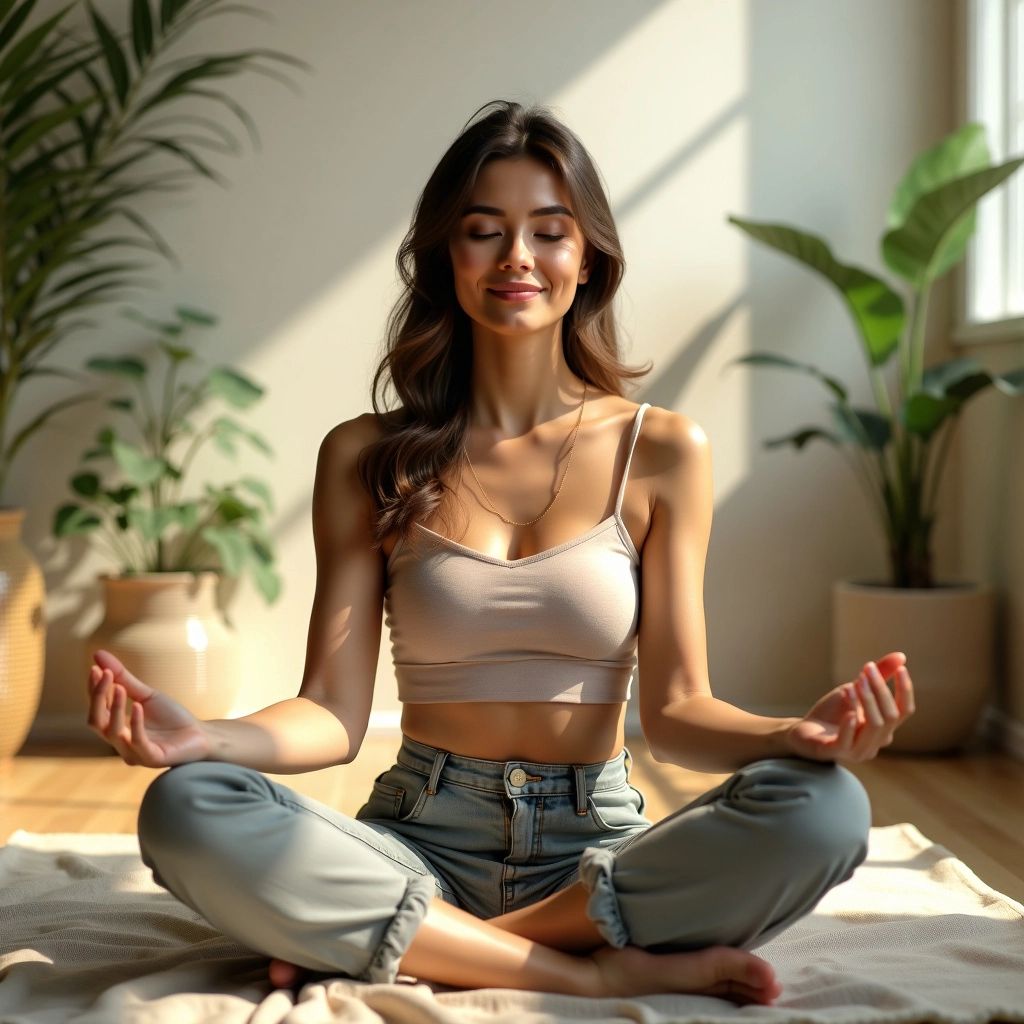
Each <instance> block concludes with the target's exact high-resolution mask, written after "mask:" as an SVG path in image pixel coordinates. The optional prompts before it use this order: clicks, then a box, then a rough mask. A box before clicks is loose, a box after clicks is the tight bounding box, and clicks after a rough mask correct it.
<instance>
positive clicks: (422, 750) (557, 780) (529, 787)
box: [396, 733, 632, 814]
mask: <svg viewBox="0 0 1024 1024" xmlns="http://www.w3.org/2000/svg"><path fill="white" fill-rule="evenodd" d="M396 760H397V761H398V763H399V764H401V765H404V766H405V767H406V768H412V769H413V770H415V771H419V772H423V773H424V774H426V775H429V776H430V778H429V780H428V782H427V792H428V793H429V794H431V795H433V794H434V793H436V792H437V788H438V786H439V785H440V784H441V782H442V781H444V782H451V783H453V784H455V785H462V786H470V787H472V788H473V789H481V790H486V791H489V792H493V793H504V794H506V795H507V796H536V795H551V796H554V795H557V794H564V793H575V794H576V807H577V812H578V813H581V814H586V813H587V810H586V807H587V802H586V796H587V794H588V793H595V792H596V793H600V792H603V791H605V790H609V789H617V788H618V787H620V786H622V784H623V783H624V782H626V781H627V779H628V777H629V766H630V764H631V763H632V757H631V756H630V753H629V748H628V747H623V748H622V750H620V751H619V753H618V755H617V756H616V757H613V758H612V759H611V760H610V761H594V762H591V763H590V764H546V763H544V762H541V761H522V760H517V761H489V760H486V759H485V758H480V757H466V756H464V755H462V754H455V753H452V752H451V751H449V750H443V749H441V748H440V747H433V746H430V745H429V744H427V743H421V742H420V741H419V740H414V739H413V738H412V737H411V736H407V735H406V734H405V733H403V734H402V744H401V746H400V747H399V749H398V754H397V756H396Z"/></svg>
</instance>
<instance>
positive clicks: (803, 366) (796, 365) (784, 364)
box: [723, 352, 846, 402]
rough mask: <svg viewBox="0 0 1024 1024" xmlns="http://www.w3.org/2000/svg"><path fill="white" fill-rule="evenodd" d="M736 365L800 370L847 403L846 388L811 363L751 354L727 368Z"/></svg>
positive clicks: (760, 353) (759, 353) (729, 363)
mask: <svg viewBox="0 0 1024 1024" xmlns="http://www.w3.org/2000/svg"><path fill="white" fill-rule="evenodd" d="M735 363H750V364H751V365H753V366H771V367H779V368H782V369H790V370H799V371H800V372H801V373H808V374H810V375H811V376H812V377H816V378H817V379H818V380H820V381H821V382H822V383H823V384H825V385H826V386H827V387H828V388H829V389H830V390H831V391H832V393H833V394H834V395H836V397H837V398H839V399H840V400H841V401H844V402H845V401H846V388H844V387H843V385H842V384H840V383H839V381H837V380H836V379H835V377H830V376H829V375H828V374H827V373H822V372H821V370H819V369H818V368H817V367H816V366H813V365H812V364H811V363H801V362H799V361H798V360H796V359H790V358H789V357H788V356H780V355H775V354H774V353H773V352H751V353H750V354H749V355H745V356H740V357H739V358H738V359H732V360H730V361H729V362H728V363H726V364H725V366H732V365H734V364H735ZM723 369H724V367H723Z"/></svg>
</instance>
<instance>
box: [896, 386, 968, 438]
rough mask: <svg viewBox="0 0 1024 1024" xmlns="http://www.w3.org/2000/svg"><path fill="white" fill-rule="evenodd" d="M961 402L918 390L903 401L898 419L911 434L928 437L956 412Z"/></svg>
mask: <svg viewBox="0 0 1024 1024" xmlns="http://www.w3.org/2000/svg"><path fill="white" fill-rule="evenodd" d="M962 404H963V403H962V402H960V401H958V400H957V399H955V398H936V397H935V396H934V395H929V394H926V393H925V392H923V391H918V392H916V393H915V394H912V395H910V396H909V397H908V398H907V399H906V401H904V403H903V407H902V408H901V409H900V419H901V420H902V422H903V423H904V424H905V425H906V428H907V429H908V430H909V431H910V432H911V433H912V434H917V435H919V436H920V437H923V438H928V437H931V435H932V434H934V433H935V431H936V430H938V428H939V427H940V426H942V423H943V420H945V419H946V417H947V416H951V415H953V414H954V413H956V412H957V411H958V410H959V409H960V406H961V405H962Z"/></svg>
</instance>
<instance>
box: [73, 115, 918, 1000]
mask: <svg viewBox="0 0 1024 1024" xmlns="http://www.w3.org/2000/svg"><path fill="white" fill-rule="evenodd" d="M488 107H491V108H493V109H490V110H489V112H487V113H486V116H484V117H481V118H480V119H478V120H476V121H473V119H471V122H470V123H469V124H468V126H467V127H465V128H464V130H463V132H462V133H461V135H460V136H459V137H458V138H457V139H456V140H455V142H454V143H453V144H452V145H451V147H450V148H449V150H448V151H447V152H446V153H445V155H444V157H443V158H442V160H441V162H440V164H439V165H438V167H437V168H436V170H435V171H434V173H433V175H432V176H431V178H430V180H429V182H428V183H427V185H426V187H425V189H424V192H423V195H422V196H421V198H420V201H419V204H418V207H417V211H416V215H415V218H414V223H413V226H412V229H411V231H410V233H409V235H408V237H407V238H406V240H405V242H404V244H403V246H402V249H401V251H400V253H399V269H400V271H401V272H402V275H403V279H404V281H405V284H406V291H405V294H404V296H403V299H402V300H401V302H400V304H399V306H398V307H397V308H396V310H395V313H394V314H393V315H392V318H391V320H390V321H389V345H388V352H387V355H386V356H385V358H384V359H383V360H382V363H381V365H380V366H379V367H378V370H377V374H376V376H375V379H374V388H373V405H374V409H375V413H374V414H364V415H361V416H357V417H355V418H354V419H351V420H347V421H345V422H343V423H341V424H340V425H338V426H337V427H335V428H334V429H333V430H331V431H330V433H329V434H328V435H327V437H326V438H325V439H324V441H323V443H322V445H321V447H320V452H319V457H318V461H317V469H316V478H315V484H314V494H313V529H314V540H315V546H316V555H317V585H316V593H315V598H314V603H313V610H312V614H311V621H310V629H309V637H308V649H307V657H306V665H305V670H304V674H303V678H302V684H301V687H300V691H299V695H298V696H297V697H295V698H291V699H289V700H286V701H282V702H280V703H278V704H275V705H273V706H271V707H268V708H265V709H263V710H261V711H258V712H256V713H255V714H252V715H248V716H246V717H245V718H242V719H237V720H229V721H215V722H201V721H197V720H196V719H195V718H194V717H193V716H191V715H190V714H189V713H188V712H187V711H186V710H185V709H184V708H182V707H181V706H180V705H178V704H176V703H175V702H173V701H172V700H170V699H169V698H168V697H166V696H165V695H163V694H160V693H157V692H156V691H154V690H153V689H152V688H150V687H148V686H146V685H145V684H144V683H142V682H141V681H139V680H138V679H136V678H135V677H134V676H133V675H131V673H129V672H128V671H127V670H126V669H125V668H124V666H123V665H122V664H121V663H120V662H119V661H118V660H117V659H116V658H115V657H114V656H113V655H111V654H110V653H109V652H106V651H97V652H96V653H95V655H94V660H95V662H96V664H95V666H94V667H93V669H92V674H91V678H90V680H89V686H90V690H91V694H92V701H91V710H90V716H89V723H90V725H91V727H92V728H93V729H94V730H95V731H97V732H98V733H99V734H100V735H102V736H103V737H104V738H105V739H106V740H107V741H108V742H109V743H111V744H112V745H113V746H114V747H115V749H116V750H117V751H118V752H119V753H120V754H121V755H122V756H123V757H124V759H125V760H126V761H127V762H128V763H129V764H145V765H150V766H173V767H172V768H171V770H170V771H167V772H164V773H163V774H161V775H160V776H158V777H157V778H156V779H155V780H154V781H153V783H152V784H151V785H150V786H149V788H148V789H147V792H146V795H145V797H144V799H143V802H142V806H141V808H140V812H139V841H140V847H141V850H142V855H143V859H144V861H145V863H146V864H147V865H148V866H149V867H150V868H152V870H153V875H154V878H155V879H156V881H157V882H158V883H159V884H160V885H162V886H164V887H165V888H167V889H168V890H169V891H170V892H172V893H174V894H175V895H176V896H177V897H178V898H179V899H181V900H182V901H184V902H185V903H187V904H188V905H190V906H191V907H193V908H194V909H195V910H196V911H197V912H199V913H201V914H203V915H204V916H205V917H206V918H207V919H208V920H209V921H210V922H211V923H212V924H214V925H215V926H216V927H218V928H220V929H221V930H223V931H224V932H225V933H227V934H230V935H232V936H233V937H235V938H237V939H238V940H239V941H240V942H243V943H245V944H247V945H249V946H250V947H251V948H254V949H258V950H260V951H261V952H263V953H265V954H266V955H267V956H269V957H271V958H272V960H271V964H270V978H271V981H272V982H273V984H275V985H279V986H284V985H291V984H294V983H295V982H296V981H297V980H298V978H300V977H301V976H302V973H301V971H300V968H305V969H306V970H310V971H316V972H321V973H325V974H328V975H330V974H333V975H347V976H350V977H354V978H358V979H361V980H364V981H385V982H387V981H393V980H394V979H395V978H396V976H397V974H398V973H399V972H401V973H405V974H412V975H415V976H418V977H421V978H424V979H427V980H430V981H434V982H438V983H441V984H442V985H452V986H456V987H487V986H498V987H506V988H509V987H512V988H525V989H533V990H541V991H551V992H567V993H575V994H586V995H627V994H637V993H653V992H692V993H701V994H706V995H718V996H722V997H725V998H729V999H732V1000H733V1001H735V1002H737V1003H740V1004H743V1003H750V1002H756V1003H770V1002H772V1000H773V999H775V998H777V996H778V995H779V993H780V991H781V988H780V986H779V984H778V982H777V981H776V979H775V976H774V973H773V971H772V968H771V966H770V965H769V964H768V963H767V962H766V961H765V960H763V959H762V958H760V957H757V956H756V955H754V954H753V953H752V952H750V949H751V948H752V947H755V946H757V945H759V944H761V943H763V942H765V941H767V939H768V938H770V937H772V936H773V935H775V934H777V933H778V932H780V931H782V930H783V929H784V928H786V927H787V926H789V925H790V924H792V923H793V922H794V921H795V920H797V919H798V918H800V917H801V916H802V915H804V914H806V913H808V912H809V911H810V910H811V909H812V908H813V907H814V905H815V904H816V903H817V901H818V900H819V899H820V898H821V896H822V895H823V894H824V893H825V892H826V891H828V889H829V888H830V887H832V886H834V885H836V884H838V883H839V882H842V881H844V880H845V879H847V878H849V877H850V875H851V874H852V873H853V871H854V869H855V868H856V866H857V865H858V864H860V863H861V862H862V861H863V859H864V857H865V856H866V851H867V835H868V829H869V827H870V806H869V803H868V799H867V796H866V794H865V792H864V789H863V787H862V786H861V784H860V783H859V782H858V780H857V778H856V776H855V775H854V774H853V773H852V772H850V771H849V769H847V768H845V767H843V766H842V765H840V764H838V763H837V762H839V761H841V760H846V761H863V760H865V759H867V758H870V757H873V756H875V754H876V753H877V751H878V749H879V748H880V747H881V746H884V745H885V744H886V743H888V742H889V741H890V740H891V738H892V734H893V730H894V729H895V728H896V727H897V726H898V725H899V724H900V723H901V722H902V721H903V720H905V719H906V718H907V716H908V715H910V714H911V713H912V711H913V694H912V690H911V682H910V678H909V676H908V675H907V673H906V669H905V668H904V667H903V663H904V661H905V659H904V657H903V655H902V654H900V653H898V652H897V653H893V654H889V655H887V656H886V657H885V658H883V659H881V660H880V661H879V662H878V665H877V666H876V665H875V664H874V663H870V662H869V663H868V665H867V666H866V668H865V673H864V675H862V677H861V679H862V682H863V686H862V688H858V686H857V685H856V684H853V683H850V684H845V685H843V686H838V687H835V688H834V689H833V690H831V691H829V693H827V694H826V695H825V696H824V697H822V698H821V700H819V701H818V702H817V703H816V704H815V706H814V707H813V708H812V709H811V710H810V711H809V712H808V713H807V715H806V716H804V717H803V718H785V719H778V718H766V717H762V716H758V715H752V714H748V713H746V712H743V711H741V710H740V709H738V708H736V707H734V706H732V705H730V704H727V703H725V702H724V701H720V700H717V699H716V698H714V697H713V696H712V695H711V689H710V686H709V683H708V672H707V664H706V649H705V635H704V616H703V604H702V591H703V574H704V558H705V552H706V550H707V543H708V538H709V533H710V528H711V515H712V489H711V469H710V453H709V447H708V442H707V438H706V436H705V435H704V433H703V432H702V431H701V429H700V428H699V426H698V425H697V424H696V423H694V422H693V421H692V420H690V419H688V418H687V417H686V416H683V415H681V414H678V413H675V412H672V411H669V410H666V409H660V408H657V407H655V406H651V405H649V404H648V403H642V404H640V405H637V404H636V403H634V402H631V401H630V400H629V399H627V398H626V397H625V396H624V395H623V382H624V381H625V380H626V379H629V378H635V377H640V376H642V375H644V374H645V373H647V372H648V370H649V368H648V369H647V370H645V369H636V368H629V367H627V366H625V365H623V364H622V363H621V362H620V360H619V356H618V341H617V337H616V330H615V323H614V318H613V314H612V308H611V303H612V298H613V296H614V294H615V292H616V290H617V288H618V285H619V282H620V280H621V277H622V272H623V265H624V264H623V258H622V254H621V249H620V246H619V241H618V237H617V234H616V230H615V225H614V221H613V218H612V215H611V212H610V209H609V206H608V202H607V199H606V197H605V195H604V192H603V189H602V187H601V184H600V181H599V178H598V174H597V171H596V169H595V167H594V164H593V162H592V161H591V159H590V157H589V156H588V154H587V152H586V150H585V149H584V148H583V146H582V145H581V143H580V142H579V140H578V139H577V138H576V137H575V136H574V135H573V134H572V133H571V132H570V131H569V130H568V129H567V128H566V127H565V126H564V125H562V124H561V123H560V122H559V121H558V120H556V119H555V118H554V117H552V116H551V114H550V113H549V112H548V111H546V110H545V109H544V108H533V109H524V108H523V107H521V106H520V105H519V104H516V103H511V102H499V101H495V103H493V104H488V105H486V106H485V107H484V108H481V110H485V111H486V110H487V109H488ZM477 113H478V114H479V113H480V111H477ZM475 116H476V115H474V117H475ZM385 372H387V373H388V374H389V375H390V378H391V380H392V382H393V385H394V387H395V389H396V391H397V392H398V394H399V395H400V397H401V399H402V402H403V405H402V407H401V408H400V409H398V410H391V411H388V412H381V410H380V405H379V404H378V401H377V387H378V384H379V382H380V380H381V377H382V375H383V374H384V373H385ZM645 414H646V415H645ZM563 491H564V493H563ZM556 503H557V504H556ZM538 508H542V509H543V511H541V512H540V513H539V514H537V509H538ZM456 512H458V513H459V515H460V521H461V525H460V527H459V528H458V529H456V528H455V525H456V524H455V522H454V518H453V514H454V513H456ZM595 524H596V525H595ZM456 538H458V539H456ZM382 610H383V612H384V615H385V620H386V623H387V625H388V626H389V627H390V630H391V640H392V653H393V655H394V661H395V669H396V677H397V680H398V687H399V697H400V699H401V700H402V702H403V705H404V707H403V714H402V733H403V736H402V741H401V745H400V749H399V751H398V754H397V758H396V761H395V763H394V764H393V765H392V767H391V768H389V769H388V770H387V771H385V772H383V773H382V774H381V775H379V776H378V777H377V778H376V780H375V781H374V784H373V787H372V792H371V793H370V794H369V797H368V799H367V801H366V803H365V804H364V805H363V806H362V807H361V808H360V809H359V811H358V812H357V814H356V815H355V816H354V817H352V816H348V815H345V814H342V813H341V812H339V811H337V810H336V809H334V808H330V807H327V806H325V805H323V804H320V803H318V802H316V801H313V800H310V799H307V798H306V797H304V796H302V795H300V794H298V793H297V792H295V791H293V790H291V789H290V788H288V787H285V786H281V785H279V784H277V783H275V782H272V781H271V780H269V779H268V778H267V777H266V776H265V775H264V774H263V772H289V771H308V770H313V769H316V768H320V767H325V766H328V765H332V764H339V763H349V762H351V761H352V760H353V758H354V757H355V756H356V753H357V752H358V750H359V747H360V744H361V742H362V739H363V736H364V733H365V730H366V725H367V718H368V715H369V710H370V704H371V696H372V690H373V682H374V673H375V668H376V665H377V658H378V651H379V643H380V624H381V612H382ZM637 653H638V654H639V667H640V676H639V685H640V691H639V702H640V714H641V720H642V723H643V729H644V733H645V738H646V740H647V742H648V744H649V745H650V748H651V750H652V753H653V754H654V756H655V758H656V759H657V760H659V761H662V762H665V763H679V764H684V765H687V766H690V767H695V768H700V769H703V770H707V771H728V770H732V771H733V774H732V775H731V776H730V778H729V779H728V780H727V781H726V782H724V783H723V784H722V785H720V786H717V787H715V788H714V789H712V790H709V791H708V792H707V793H705V794H703V795H702V796H701V797H699V798H698V799H697V800H695V801H693V802H692V803H690V804H689V805H688V806H686V807H684V808H680V809H678V810H676V811H674V812H673V813H671V814H669V815H668V816H667V817H666V818H664V819H663V820H662V821H659V822H658V823H657V824H652V823H651V821H650V820H649V819H648V818H646V817H645V816H644V813H643V811H644V805H645V800H644V796H643V794H642V793H641V792H640V791H639V790H638V789H636V788H635V787H634V786H632V785H631V784H630V782H629V764H630V759H629V751H628V749H627V748H626V747H625V746H624V743H623V739H624V731H623V725H624V718H625V707H626V704H625V702H626V699H627V698H628V696H629V694H630V692H631V686H632V678H633V670H634V667H635V666H636V665H637ZM889 677H893V678H894V680H895V685H894V692H890V690H889V688H888V685H887V682H886V680H887V679H888V678H889ZM126 697H127V698H131V699H132V700H133V701H134V704H133V707H132V710H131V714H130V715H128V716H127V717H126V714H125V705H126Z"/></svg>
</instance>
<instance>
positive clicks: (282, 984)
mask: <svg viewBox="0 0 1024 1024" xmlns="http://www.w3.org/2000/svg"><path fill="white" fill-rule="evenodd" d="M267 973H268V974H269V975H270V983H271V984H272V985H273V986H274V988H294V987H295V983H296V982H297V981H298V980H299V978H300V976H301V975H303V974H304V973H305V968H304V967H300V966H299V965H298V964H293V963H289V962H288V961H287V960H278V959H277V957H274V958H272V959H271V961H270V967H269V968H268V970H267Z"/></svg>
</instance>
